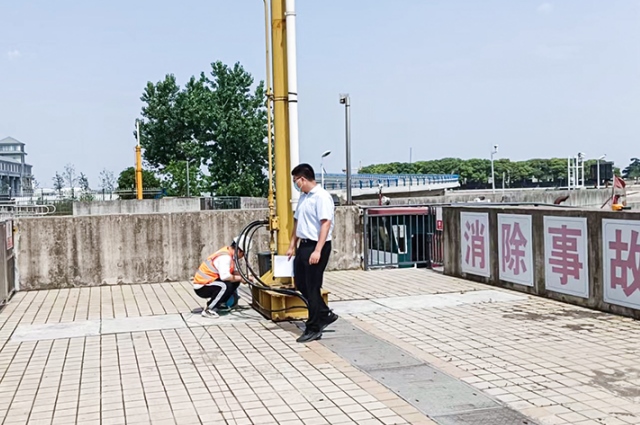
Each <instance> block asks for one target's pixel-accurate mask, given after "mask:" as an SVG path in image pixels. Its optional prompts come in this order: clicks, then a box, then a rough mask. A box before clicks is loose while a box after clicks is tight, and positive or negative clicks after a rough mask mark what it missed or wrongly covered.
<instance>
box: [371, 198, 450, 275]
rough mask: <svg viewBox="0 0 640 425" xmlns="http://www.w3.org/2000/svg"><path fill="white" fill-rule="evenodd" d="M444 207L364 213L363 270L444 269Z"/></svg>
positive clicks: (394, 209) (375, 209)
mask: <svg viewBox="0 0 640 425" xmlns="http://www.w3.org/2000/svg"><path fill="white" fill-rule="evenodd" d="M442 230H443V222H442V207H441V206H406V207H370V208H365V210H364V245H363V246H364V268H365V270H369V269H372V268H380V267H413V266H416V267H426V268H433V267H439V266H442V259H443V248H444V245H443V237H442Z"/></svg>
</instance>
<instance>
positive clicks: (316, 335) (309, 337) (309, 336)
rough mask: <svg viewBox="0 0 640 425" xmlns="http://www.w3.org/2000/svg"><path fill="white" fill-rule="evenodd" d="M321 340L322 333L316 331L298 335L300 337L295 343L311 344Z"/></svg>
mask: <svg viewBox="0 0 640 425" xmlns="http://www.w3.org/2000/svg"><path fill="white" fill-rule="evenodd" d="M320 338H322V332H320V331H318V332H309V333H307V332H305V333H303V334H302V335H300V337H298V339H296V342H311V341H315V340H317V339H320Z"/></svg>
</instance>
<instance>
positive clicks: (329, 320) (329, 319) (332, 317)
mask: <svg viewBox="0 0 640 425" xmlns="http://www.w3.org/2000/svg"><path fill="white" fill-rule="evenodd" d="M339 318H340V316H338V315H337V314H335V313H334V312H331V313H329V315H328V316H327V319H326V320H325V321H324V323H323V324H322V325H321V326H320V332H322V331H323V330H325V329H326V328H327V326H329V325H330V324H332V323H333V322H335V321H336V320H338V319H339Z"/></svg>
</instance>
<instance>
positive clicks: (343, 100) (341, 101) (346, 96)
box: [340, 93, 349, 104]
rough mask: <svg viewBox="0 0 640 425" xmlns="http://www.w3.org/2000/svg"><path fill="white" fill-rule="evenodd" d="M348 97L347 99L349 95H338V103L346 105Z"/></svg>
mask: <svg viewBox="0 0 640 425" xmlns="http://www.w3.org/2000/svg"><path fill="white" fill-rule="evenodd" d="M348 97H349V95H348V94H343V93H340V103H342V104H345V103H347V98H348Z"/></svg>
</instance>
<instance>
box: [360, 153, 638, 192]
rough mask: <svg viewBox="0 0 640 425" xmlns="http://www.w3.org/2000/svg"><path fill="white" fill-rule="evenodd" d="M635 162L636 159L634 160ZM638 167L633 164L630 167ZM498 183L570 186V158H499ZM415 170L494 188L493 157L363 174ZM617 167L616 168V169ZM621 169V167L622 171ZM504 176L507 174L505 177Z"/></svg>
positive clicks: (392, 166)
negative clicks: (515, 159)
mask: <svg viewBox="0 0 640 425" xmlns="http://www.w3.org/2000/svg"><path fill="white" fill-rule="evenodd" d="M632 161H633V160H632ZM636 161H637V170H638V176H639V177H640V160H636ZM595 163H596V160H593V159H592V160H587V161H585V170H584V171H585V181H586V182H589V181H593V182H594V183H595V180H596V176H592V175H591V164H595ZM627 168H629V169H635V168H634V166H633V162H632V165H630V166H629V167H627ZM494 169H495V178H496V186H501V185H502V183H503V182H502V180H503V178H504V183H505V186H506V187H525V186H549V187H554V186H566V184H567V159H566V158H547V159H544V158H534V159H530V160H526V161H510V160H509V159H496V160H495V161H494ZM407 170H413V171H412V172H415V173H418V174H457V175H459V176H460V185H461V187H463V188H488V187H491V180H490V177H491V161H490V160H489V159H478V158H472V159H466V160H463V159H459V158H442V159H437V160H431V161H418V162H415V163H413V164H406V163H397V162H394V163H388V164H373V165H368V166H366V167H363V168H362V170H361V172H362V173H373V174H398V173H404V172H407ZM615 170H616V169H614V172H616V171H615ZM618 172H619V170H618ZM503 176H504V177H503Z"/></svg>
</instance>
